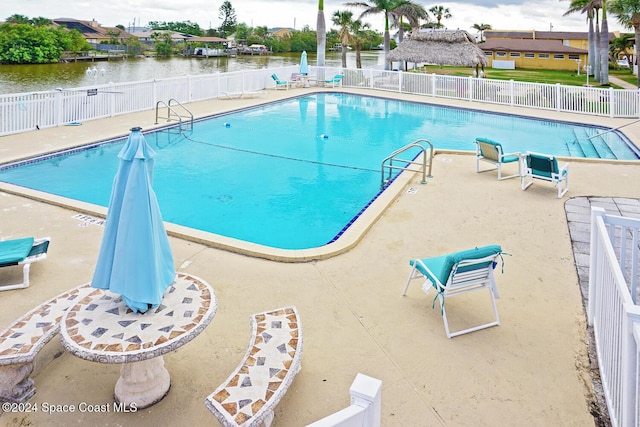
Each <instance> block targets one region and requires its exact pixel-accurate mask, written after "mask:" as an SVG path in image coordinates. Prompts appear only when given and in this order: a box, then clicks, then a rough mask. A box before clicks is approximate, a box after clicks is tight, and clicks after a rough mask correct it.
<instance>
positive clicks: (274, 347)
mask: <svg viewBox="0 0 640 427" xmlns="http://www.w3.org/2000/svg"><path fill="white" fill-rule="evenodd" d="M301 359H302V325H301V324H300V318H299V316H298V311H297V310H296V308H295V307H294V306H290V307H283V308H280V309H276V310H271V311H266V312H263V313H257V314H254V315H253V316H251V340H250V341H249V345H248V346H247V351H246V353H245V355H244V357H243V358H242V361H241V362H240V363H239V364H238V366H237V367H236V369H235V370H234V371H233V372H232V373H231V375H229V377H228V378H227V379H226V380H225V381H224V382H223V383H222V384H221V385H220V386H219V387H218V388H216V390H215V391H214V392H213V393H211V394H210V395H209V396H207V398H206V399H205V405H206V406H207V408H209V410H210V411H211V412H212V413H213V415H215V417H216V418H217V419H218V421H220V423H221V424H222V425H224V426H243V427H249V426H257V425H259V424H260V423H264V424H265V425H267V426H269V425H270V424H271V422H272V421H273V411H274V408H275V406H276V405H277V404H278V402H279V401H280V399H282V397H283V396H284V394H285V393H286V392H287V389H288V388H289V386H290V385H291V383H292V382H293V379H294V377H295V376H296V374H297V373H298V372H299V371H300V368H301Z"/></svg>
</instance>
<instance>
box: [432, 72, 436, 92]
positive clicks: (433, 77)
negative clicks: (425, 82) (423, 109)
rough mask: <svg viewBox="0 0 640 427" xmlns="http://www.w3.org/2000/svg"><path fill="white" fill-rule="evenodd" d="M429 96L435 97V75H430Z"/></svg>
mask: <svg viewBox="0 0 640 427" xmlns="http://www.w3.org/2000/svg"><path fill="white" fill-rule="evenodd" d="M431 96H433V97H435V96H436V73H432V74H431Z"/></svg>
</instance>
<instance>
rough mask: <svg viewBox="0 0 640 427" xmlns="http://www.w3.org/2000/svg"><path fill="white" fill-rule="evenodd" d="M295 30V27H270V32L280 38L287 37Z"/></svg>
mask: <svg viewBox="0 0 640 427" xmlns="http://www.w3.org/2000/svg"><path fill="white" fill-rule="evenodd" d="M293 31H294V30H293V28H282V27H277V28H270V29H269V33H270V34H271V35H272V36H273V37H277V38H279V39H282V38H285V37H289V36H290V35H291V33H292V32H293Z"/></svg>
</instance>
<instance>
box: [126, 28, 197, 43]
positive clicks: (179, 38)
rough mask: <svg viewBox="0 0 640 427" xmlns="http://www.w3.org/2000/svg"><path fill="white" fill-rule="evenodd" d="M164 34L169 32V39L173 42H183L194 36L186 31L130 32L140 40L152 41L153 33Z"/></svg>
mask: <svg viewBox="0 0 640 427" xmlns="http://www.w3.org/2000/svg"><path fill="white" fill-rule="evenodd" d="M159 34H161V35H164V34H170V35H171V41H173V42H174V43H175V42H185V41H190V40H191V39H192V38H194V37H195V36H193V35H191V34H186V33H180V32H178V31H171V30H145V31H136V32H134V33H132V36H134V37H136V38H137V39H138V40H139V41H141V42H154V41H155V39H154V37H155V35H159Z"/></svg>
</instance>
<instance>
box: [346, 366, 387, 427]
mask: <svg viewBox="0 0 640 427" xmlns="http://www.w3.org/2000/svg"><path fill="white" fill-rule="evenodd" d="M349 393H350V394H351V404H352V405H358V406H362V407H364V408H365V409H366V410H365V416H364V423H363V424H362V425H363V426H368V427H380V412H381V408H380V406H381V405H382V381H380V380H379V379H376V378H372V377H369V376H367V375H364V374H360V373H359V374H358V375H357V376H356V379H355V380H354V381H353V383H352V384H351V387H350V388H349Z"/></svg>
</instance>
